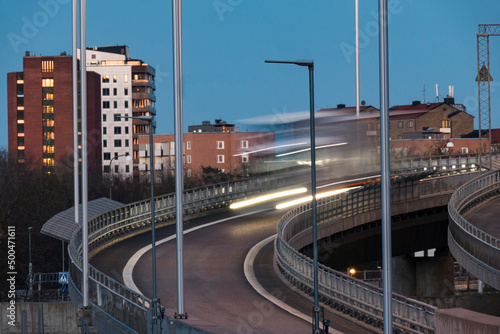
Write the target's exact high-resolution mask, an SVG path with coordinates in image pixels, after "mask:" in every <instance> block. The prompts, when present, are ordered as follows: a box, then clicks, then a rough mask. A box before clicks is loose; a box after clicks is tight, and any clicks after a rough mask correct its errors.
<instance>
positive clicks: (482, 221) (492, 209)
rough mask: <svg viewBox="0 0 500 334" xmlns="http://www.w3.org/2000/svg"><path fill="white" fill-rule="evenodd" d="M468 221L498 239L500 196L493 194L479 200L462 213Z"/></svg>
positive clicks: (499, 232) (499, 230)
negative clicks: (488, 197)
mask: <svg viewBox="0 0 500 334" xmlns="http://www.w3.org/2000/svg"><path fill="white" fill-rule="evenodd" d="M464 218H465V219H467V221H468V222H469V223H471V224H472V225H474V226H475V227H477V228H478V229H480V230H481V231H484V232H486V233H488V234H489V235H491V236H493V237H495V238H497V239H500V196H499V195H497V196H494V197H491V198H490V199H488V200H486V201H484V202H481V203H480V204H479V205H477V206H476V207H474V208H472V209H470V210H469V211H467V212H466V213H465V214H464Z"/></svg>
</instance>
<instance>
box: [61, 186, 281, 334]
mask: <svg viewBox="0 0 500 334" xmlns="http://www.w3.org/2000/svg"><path fill="white" fill-rule="evenodd" d="M280 184H281V180H280V179H279V178H276V177H264V178H259V179H250V180H243V181H232V182H226V183H222V184H217V185H213V186H208V187H202V188H197V189H192V190H188V191H185V192H184V203H185V205H184V216H185V217H190V216H195V215H198V214H204V213H208V212H213V211H214V210H217V209H220V208H225V207H227V206H229V204H230V203H231V202H233V201H236V200H240V199H243V198H247V197H249V196H253V195H256V194H260V193H262V192H268V191H269V190H272V189H276V188H277V187H279V186H280ZM155 209H156V215H155V216H156V217H155V218H156V219H155V221H156V224H157V226H158V227H160V226H162V225H164V224H166V223H168V222H170V221H173V220H174V219H175V196H174V194H169V195H165V196H160V197H157V198H155ZM150 210H151V205H150V201H140V202H136V203H132V204H128V205H125V206H123V207H120V208H117V209H115V210H111V211H109V212H106V213H104V214H102V215H100V216H98V217H96V218H94V219H91V220H90V221H89V222H88V245H89V247H88V249H89V257H92V256H93V255H95V254H96V253H97V252H98V251H100V250H102V249H103V248H104V247H107V246H109V245H111V244H113V243H115V242H117V241H119V240H123V239H125V238H128V237H131V236H133V235H135V234H138V233H142V232H145V231H148V230H151V212H150ZM68 250H69V255H70V258H71V266H70V284H69V291H70V296H71V300H72V301H73V303H74V304H75V306H77V307H81V305H82V292H81V291H82V229H81V227H80V228H78V229H77V230H76V231H75V232H74V233H73V235H72V237H71V241H70V244H69V246H68ZM118 277H119V274H118V273H117V278H118ZM88 283H89V284H88V286H89V288H88V291H89V302H90V303H91V304H92V306H93V308H94V312H97V313H98V314H99V315H100V316H101V318H103V316H104V317H105V318H107V319H108V320H109V321H108V322H106V321H100V322H98V323H96V324H95V325H97V326H101V327H102V328H101V329H102V330H103V331H106V330H110V328H111V329H112V330H117V329H120V330H121V331H124V332H128V333H146V332H147V331H148V328H149V327H148V324H147V323H148V321H150V319H151V316H150V313H151V309H150V305H151V300H150V299H149V298H147V297H145V296H143V295H141V294H138V293H137V292H135V291H132V290H130V289H128V288H127V287H125V286H124V285H123V284H121V283H119V282H118V281H117V280H115V279H113V278H110V277H109V276H107V275H105V274H103V273H102V272H100V271H99V270H97V269H95V268H94V267H92V266H89V281H88ZM107 326H111V327H109V328H108V327H107ZM98 329H99V328H98Z"/></svg>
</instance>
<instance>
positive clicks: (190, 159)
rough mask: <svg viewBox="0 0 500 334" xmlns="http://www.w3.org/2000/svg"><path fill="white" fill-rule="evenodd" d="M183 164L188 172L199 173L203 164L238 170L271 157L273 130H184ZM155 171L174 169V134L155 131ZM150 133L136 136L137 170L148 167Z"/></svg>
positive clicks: (143, 169)
mask: <svg viewBox="0 0 500 334" xmlns="http://www.w3.org/2000/svg"><path fill="white" fill-rule="evenodd" d="M183 140H184V168H185V170H186V174H187V175H188V176H191V175H193V176H194V175H201V171H202V168H201V167H202V166H203V167H208V166H210V167H213V168H218V169H220V170H222V171H223V172H225V173H233V174H241V173H244V170H245V168H251V167H252V166H255V164H258V163H261V162H262V160H263V159H265V158H267V157H271V156H272V157H274V154H275V152H274V145H275V142H274V141H275V137H274V132H211V133H210V132H190V133H184V135H183ZM153 142H154V156H155V158H154V161H155V162H154V164H155V170H156V171H172V172H173V171H174V165H175V143H174V135H173V134H165V135H154V136H153ZM149 152H150V149H149V136H139V170H140V171H141V172H142V173H145V172H146V171H149V170H150V167H149V159H150V158H149V156H150V155H149V154H150V153H149Z"/></svg>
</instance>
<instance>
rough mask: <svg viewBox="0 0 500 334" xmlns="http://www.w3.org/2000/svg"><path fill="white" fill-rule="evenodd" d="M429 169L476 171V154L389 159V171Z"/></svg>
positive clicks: (438, 170) (477, 162)
mask: <svg viewBox="0 0 500 334" xmlns="http://www.w3.org/2000/svg"><path fill="white" fill-rule="evenodd" d="M483 161H484V159H483ZM482 167H484V166H482ZM431 170H432V171H437V172H449V171H450V170H451V171H457V172H471V171H478V170H479V159H478V156H477V154H464V155H450V156H432V157H425V158H424V157H421V158H417V159H411V160H406V159H405V160H399V159H398V160H394V161H391V171H393V172H395V173H402V172H413V173H415V172H422V171H431Z"/></svg>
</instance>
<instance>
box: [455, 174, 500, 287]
mask: <svg viewBox="0 0 500 334" xmlns="http://www.w3.org/2000/svg"><path fill="white" fill-rule="evenodd" d="M499 194H500V171H494V172H489V173H486V174H484V175H482V176H480V177H478V178H476V179H474V180H472V181H470V182H468V183H466V184H464V185H463V186H462V187H460V188H459V189H458V190H457V191H456V192H455V193H454V194H453V196H452V197H451V200H450V203H449V205H448V212H449V217H450V219H449V225H448V228H449V233H448V236H449V238H450V241H451V242H449V244H450V250H451V252H452V254H453V256H454V257H455V258H456V259H457V261H458V262H459V263H460V264H461V265H462V266H463V267H464V268H466V269H467V271H469V272H471V273H472V274H473V275H474V276H476V277H478V278H479V279H480V280H482V281H483V282H485V283H487V284H489V285H491V286H493V287H495V288H496V289H499V290H500V240H499V239H498V238H495V237H494V236H492V235H489V234H488V233H486V232H484V231H482V230H480V229H479V228H477V227H475V226H474V225H473V224H471V223H470V222H468V221H467V220H466V219H465V218H464V217H463V215H464V214H465V213H466V212H467V211H468V210H469V209H471V208H472V207H474V206H476V205H478V204H480V203H481V202H482V201H485V200H487V199H488V198H490V197H492V196H495V195H499Z"/></svg>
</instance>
